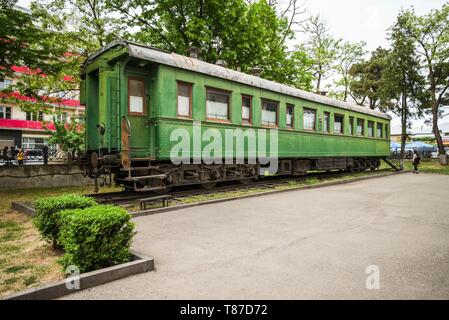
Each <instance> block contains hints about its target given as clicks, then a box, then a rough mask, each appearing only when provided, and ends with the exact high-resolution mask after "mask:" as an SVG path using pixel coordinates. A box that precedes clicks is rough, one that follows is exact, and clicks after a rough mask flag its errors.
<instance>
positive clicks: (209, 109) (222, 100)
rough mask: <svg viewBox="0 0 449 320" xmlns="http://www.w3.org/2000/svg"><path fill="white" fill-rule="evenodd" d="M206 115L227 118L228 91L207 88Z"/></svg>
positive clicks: (211, 117) (210, 117) (209, 117)
mask: <svg viewBox="0 0 449 320" xmlns="http://www.w3.org/2000/svg"><path fill="white" fill-rule="evenodd" d="M206 117H207V118H208V119H218V120H228V119H229V93H224V92H219V91H216V90H209V89H208V90H207V93H206Z"/></svg>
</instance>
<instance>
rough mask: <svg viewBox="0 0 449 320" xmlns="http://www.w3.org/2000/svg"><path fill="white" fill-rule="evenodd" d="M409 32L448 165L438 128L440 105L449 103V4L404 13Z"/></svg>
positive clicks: (442, 155) (443, 155) (425, 100)
mask: <svg viewBox="0 0 449 320" xmlns="http://www.w3.org/2000/svg"><path fill="white" fill-rule="evenodd" d="M402 19H403V24H404V26H405V27H404V30H405V34H406V35H407V36H408V37H410V38H411V39H413V40H414V41H415V42H416V45H417V49H416V50H415V52H416V54H417V55H419V56H420V57H421V58H422V64H421V67H422V68H423V70H425V73H426V85H427V91H428V95H427V96H426V98H424V99H423V103H424V105H426V106H427V107H428V108H429V109H430V110H431V113H432V127H433V133H434V135H435V139H436V142H437V145H438V152H439V154H440V161H441V163H442V164H447V157H446V155H445V150H444V145H443V140H442V138H441V134H440V130H439V128H438V119H439V117H440V107H441V106H442V105H443V104H445V103H448V102H449V92H448V91H449V4H445V5H444V6H443V7H442V8H441V9H440V10H432V11H431V12H430V13H429V14H427V15H425V16H417V15H416V14H415V12H414V10H413V9H409V10H407V11H405V12H404V13H403V15H402Z"/></svg>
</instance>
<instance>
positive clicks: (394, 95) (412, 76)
mask: <svg viewBox="0 0 449 320" xmlns="http://www.w3.org/2000/svg"><path fill="white" fill-rule="evenodd" d="M404 22H405V21H404V13H401V14H399V16H398V18H397V21H396V23H395V25H394V26H393V27H391V28H390V34H389V40H390V43H391V48H392V49H391V51H390V52H389V54H388V56H387V58H386V67H385V68H384V71H383V75H382V80H383V81H382V87H381V90H380V91H381V100H383V101H384V104H385V105H387V106H388V107H389V109H390V110H392V111H393V112H394V113H395V114H397V115H398V116H400V118H401V159H402V161H403V159H404V153H405V143H406V140H407V128H408V126H409V121H410V118H411V116H412V115H413V112H412V111H411V106H413V107H414V108H415V109H420V108H421V105H420V100H421V99H420V98H421V97H422V96H423V89H424V88H423V86H424V82H425V79H424V78H423V77H422V75H421V74H420V68H419V59H418V58H417V57H416V55H415V49H416V48H415V41H414V40H413V39H412V38H410V37H408V36H407V34H406V29H405V27H406V25H405V23H404ZM402 161H401V166H402V167H403V162H402Z"/></svg>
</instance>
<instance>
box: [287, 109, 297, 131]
mask: <svg viewBox="0 0 449 320" xmlns="http://www.w3.org/2000/svg"><path fill="white" fill-rule="evenodd" d="M294 107H295V106H294V105H292V104H287V110H286V117H287V118H286V125H287V128H293V110H294Z"/></svg>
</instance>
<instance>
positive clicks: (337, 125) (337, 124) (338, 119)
mask: <svg viewBox="0 0 449 320" xmlns="http://www.w3.org/2000/svg"><path fill="white" fill-rule="evenodd" d="M334 133H338V134H342V133H343V116H341V115H338V114H336V115H334Z"/></svg>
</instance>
